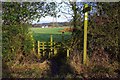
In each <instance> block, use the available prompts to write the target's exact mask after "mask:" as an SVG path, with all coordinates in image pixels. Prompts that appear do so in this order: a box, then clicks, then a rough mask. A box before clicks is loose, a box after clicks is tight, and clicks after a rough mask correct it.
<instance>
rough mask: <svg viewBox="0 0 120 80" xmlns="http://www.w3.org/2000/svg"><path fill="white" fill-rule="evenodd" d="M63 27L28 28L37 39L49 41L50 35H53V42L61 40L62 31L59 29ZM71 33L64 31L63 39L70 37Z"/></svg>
mask: <svg viewBox="0 0 120 80" xmlns="http://www.w3.org/2000/svg"><path fill="white" fill-rule="evenodd" d="M63 29H64V28H62V27H60V28H30V30H31V31H32V32H33V37H34V39H35V40H39V41H49V40H50V35H53V40H54V41H55V42H60V41H62V33H61V32H59V30H63ZM70 35H71V33H70V32H65V33H64V35H63V36H64V40H67V39H69V38H70Z"/></svg>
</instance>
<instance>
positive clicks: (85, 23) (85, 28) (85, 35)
mask: <svg viewBox="0 0 120 80" xmlns="http://www.w3.org/2000/svg"><path fill="white" fill-rule="evenodd" d="M87 7H88V4H85V5H84V8H87ZM87 27H88V11H86V12H85V14H84V54H83V64H85V65H86V64H87Z"/></svg>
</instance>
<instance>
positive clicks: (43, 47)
mask: <svg viewBox="0 0 120 80" xmlns="http://www.w3.org/2000/svg"><path fill="white" fill-rule="evenodd" d="M42 50H43V56H45V52H44V50H45V45H44V42H42Z"/></svg>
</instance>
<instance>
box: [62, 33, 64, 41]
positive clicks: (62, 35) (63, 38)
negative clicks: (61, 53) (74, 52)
mask: <svg viewBox="0 0 120 80" xmlns="http://www.w3.org/2000/svg"><path fill="white" fill-rule="evenodd" d="M62 41H64V32H62Z"/></svg>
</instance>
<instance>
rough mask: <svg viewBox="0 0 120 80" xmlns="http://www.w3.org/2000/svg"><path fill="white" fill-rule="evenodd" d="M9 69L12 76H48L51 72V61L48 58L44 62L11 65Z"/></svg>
mask: <svg viewBox="0 0 120 80" xmlns="http://www.w3.org/2000/svg"><path fill="white" fill-rule="evenodd" d="M9 70H10V74H11V76H12V77H14V78H41V77H43V76H44V77H47V76H48V75H49V74H50V62H49V61H47V60H46V61H44V62H43V63H32V64H28V63H26V64H17V65H14V66H9ZM4 71H5V70H4ZM6 73H7V71H6ZM6 77H7V76H6Z"/></svg>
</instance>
